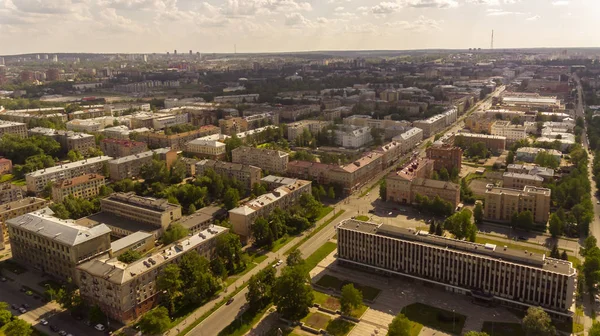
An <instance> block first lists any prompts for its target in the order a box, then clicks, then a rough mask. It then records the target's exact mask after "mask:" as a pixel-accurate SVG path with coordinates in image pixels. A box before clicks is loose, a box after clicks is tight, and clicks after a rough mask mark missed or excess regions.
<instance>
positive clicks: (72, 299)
mask: <svg viewBox="0 0 600 336" xmlns="http://www.w3.org/2000/svg"><path fill="white" fill-rule="evenodd" d="M46 294H47V295H48V296H49V297H51V298H53V299H54V300H55V301H56V303H58V304H59V305H60V307H61V308H63V309H67V310H71V311H76V310H78V309H80V308H81V306H82V305H83V300H82V298H81V296H80V295H79V291H78V290H77V287H76V286H75V285H74V284H73V281H72V280H71V279H69V280H67V283H66V284H65V285H64V286H62V287H61V288H59V289H58V290H57V289H55V288H50V289H47V290H46Z"/></svg>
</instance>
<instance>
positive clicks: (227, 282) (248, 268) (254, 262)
mask: <svg viewBox="0 0 600 336" xmlns="http://www.w3.org/2000/svg"><path fill="white" fill-rule="evenodd" d="M265 259H267V255H261V256H257V257H253V258H252V262H251V263H249V264H248V265H246V268H245V269H244V270H243V271H241V272H240V273H237V274H233V275H230V276H229V277H227V279H226V280H225V286H226V287H229V285H231V284H232V283H234V282H235V280H237V279H239V278H240V277H241V276H243V275H244V274H246V273H248V272H250V271H251V270H252V269H253V268H254V267H256V266H258V264H260V263H261V262H263V261H264V260H265Z"/></svg>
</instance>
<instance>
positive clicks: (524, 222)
mask: <svg viewBox="0 0 600 336" xmlns="http://www.w3.org/2000/svg"><path fill="white" fill-rule="evenodd" d="M517 226H518V227H519V228H521V229H523V230H526V231H530V230H531V229H533V213H531V211H529V210H525V211H521V212H520V213H519V215H518V217H517Z"/></svg>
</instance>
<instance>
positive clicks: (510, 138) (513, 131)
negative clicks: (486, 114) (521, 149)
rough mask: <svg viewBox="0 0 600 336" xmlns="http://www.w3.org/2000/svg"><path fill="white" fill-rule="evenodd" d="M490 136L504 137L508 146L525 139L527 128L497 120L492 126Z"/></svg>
mask: <svg viewBox="0 0 600 336" xmlns="http://www.w3.org/2000/svg"><path fill="white" fill-rule="evenodd" d="M491 134H492V135H498V136H503V137H506V142H507V143H508V144H512V143H515V142H517V141H519V140H523V139H527V127H526V126H523V125H514V124H513V123H512V122H511V121H508V120H497V121H496V122H494V123H493V124H492V127H491Z"/></svg>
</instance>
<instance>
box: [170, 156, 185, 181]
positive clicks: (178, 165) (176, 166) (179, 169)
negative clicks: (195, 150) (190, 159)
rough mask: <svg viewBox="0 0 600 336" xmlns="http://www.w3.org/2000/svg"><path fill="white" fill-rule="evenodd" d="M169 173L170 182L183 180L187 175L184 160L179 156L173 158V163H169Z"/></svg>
mask: <svg viewBox="0 0 600 336" xmlns="http://www.w3.org/2000/svg"><path fill="white" fill-rule="evenodd" d="M169 173H170V177H171V178H170V182H171V183H173V184H176V183H180V182H181V181H183V179H184V178H185V176H186V175H187V166H186V165H185V162H183V160H181V159H179V158H178V159H177V160H175V162H173V164H172V165H171V171H170V172H169Z"/></svg>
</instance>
